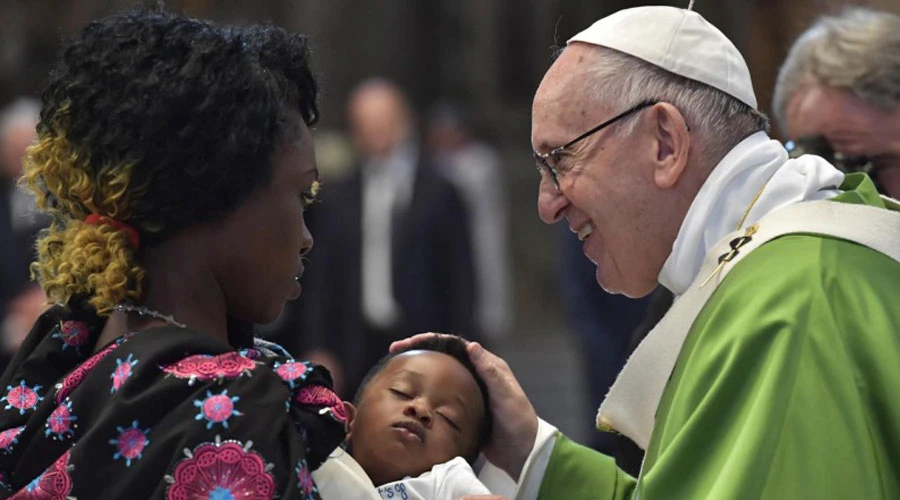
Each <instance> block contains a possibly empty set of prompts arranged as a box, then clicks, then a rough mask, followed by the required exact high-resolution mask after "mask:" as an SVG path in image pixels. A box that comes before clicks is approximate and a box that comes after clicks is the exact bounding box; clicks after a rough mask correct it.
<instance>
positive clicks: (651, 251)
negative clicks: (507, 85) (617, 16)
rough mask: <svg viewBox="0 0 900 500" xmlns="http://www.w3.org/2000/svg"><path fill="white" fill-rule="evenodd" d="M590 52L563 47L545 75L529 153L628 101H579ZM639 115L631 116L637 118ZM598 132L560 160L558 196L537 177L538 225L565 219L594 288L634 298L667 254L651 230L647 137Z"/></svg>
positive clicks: (653, 203) (654, 204)
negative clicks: (592, 273) (589, 265)
mask: <svg viewBox="0 0 900 500" xmlns="http://www.w3.org/2000/svg"><path fill="white" fill-rule="evenodd" d="M590 50H591V49H590V48H588V47H584V46H582V45H580V44H575V45H572V46H570V47H569V48H568V49H566V51H565V52H564V53H563V54H562V55H561V56H560V58H559V59H557V61H556V62H555V63H554V65H553V66H552V67H551V68H550V70H549V71H548V72H547V75H546V76H545V77H544V80H543V81H542V82H541V85H540V87H539V88H538V91H537V94H536V95H535V99H534V105H533V108H532V129H531V140H532V147H533V148H534V151H535V152H537V153H546V152H548V151H550V150H552V149H553V148H555V147H557V146H560V145H562V144H565V143H567V142H569V141H570V140H572V139H573V138H575V137H577V136H579V135H581V134H582V133H584V132H585V131H587V130H589V129H591V128H593V127H594V126H596V125H597V124H598V123H601V122H603V121H605V120H608V119H610V118H612V117H613V116H615V115H617V114H619V113H621V112H622V111H625V110H626V109H628V108H630V107H632V106H633V105H634V104H635V103H630V102H629V103H624V102H623V103H608V104H606V105H604V104H603V103H597V102H596V101H595V100H592V99H589V98H585V97H584V96H585V95H586V89H585V88H584V85H583V82H584V81H585V80H586V77H585V75H584V73H583V72H584V67H585V65H587V64H589V62H588V60H589V59H590V57H591V53H590V52H588V51H590ZM645 112H646V111H641V112H639V113H638V114H637V115H635V118H633V119H640V116H641V113H645ZM645 132H646V131H645V130H642V129H641V127H640V126H639V127H638V130H636V132H635V133H634V134H617V133H616V130H615V127H609V128H606V129H603V130H601V131H599V132H597V133H596V134H593V135H591V136H590V137H588V138H587V139H585V140H583V141H580V142H578V143H576V144H575V145H573V146H572V147H571V149H567V150H566V152H565V153H564V154H562V155H561V156H560V157H559V161H558V163H557V169H558V172H559V190H558V191H557V189H556V188H555V187H554V185H553V183H552V182H551V180H550V179H549V178H547V176H546V175H543V177H542V179H541V183H540V189H539V193H538V212H539V213H540V216H541V219H542V220H543V221H544V222H545V223H547V224H552V223H555V222H557V221H559V220H561V219H565V220H566V221H567V223H568V226H569V229H570V230H571V231H573V232H575V233H577V234H578V235H579V238H580V239H582V241H584V253H585V255H587V257H588V258H589V259H590V260H591V261H592V262H593V263H594V264H595V265H596V266H597V276H596V277H597V282H598V283H599V284H600V285H601V286H602V287H603V288H604V289H605V290H607V291H610V292H613V293H622V294H624V295H627V296H631V297H641V296H644V295H646V294H648V293H650V292H651V291H652V290H653V289H654V287H655V286H656V280H657V277H658V275H659V271H660V269H661V268H662V265H663V263H664V262H665V259H666V257H667V255H668V251H669V250H671V246H669V248H668V249H665V248H663V247H664V246H665V245H664V244H661V242H660V241H659V239H660V237H659V235H658V234H655V232H654V231H653V222H652V219H653V214H654V213H655V212H656V210H657V209H658V208H659V207H658V205H659V204H660V201H659V200H658V199H656V198H655V197H654V193H656V192H657V191H658V189H657V188H656V186H655V185H654V181H653V173H652V170H653V166H652V157H653V153H652V149H653V146H652V144H651V138H650V137H648V135H649V134H646V133H645Z"/></svg>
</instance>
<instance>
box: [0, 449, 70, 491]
mask: <svg viewBox="0 0 900 500" xmlns="http://www.w3.org/2000/svg"><path fill="white" fill-rule="evenodd" d="M70 469H71V467H70V466H69V451H68V450H67V451H66V452H65V453H63V454H62V456H60V457H59V458H58V459H56V462H53V465H51V466H50V467H49V468H47V470H45V471H44V472H43V473H42V474H41V475H40V476H38V477H36V478H34V480H33V481H31V482H30V483H28V485H27V486H25V487H24V488H22V489H21V490H19V491H18V492H17V493H16V494H15V495H13V496H11V497H9V498H10V500H24V499H38V500H66V499H67V498H69V493H70V492H71V491H72V478H71V477H70V476H69V470H70Z"/></svg>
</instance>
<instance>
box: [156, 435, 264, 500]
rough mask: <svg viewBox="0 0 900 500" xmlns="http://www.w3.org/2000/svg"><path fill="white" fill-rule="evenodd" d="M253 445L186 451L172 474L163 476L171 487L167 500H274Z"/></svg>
mask: <svg viewBox="0 0 900 500" xmlns="http://www.w3.org/2000/svg"><path fill="white" fill-rule="evenodd" d="M251 444H252V443H250V442H247V445H246V446H242V445H241V444H240V443H238V442H235V441H227V442H224V443H223V442H221V441H220V440H219V438H218V437H216V442H215V443H204V444H201V445H199V446H197V447H196V448H194V451H193V453H190V452H187V451H185V454H186V455H187V458H184V459H182V460H181V461H180V462H178V465H177V466H176V467H175V472H174V473H173V474H172V475H171V476H166V478H165V479H166V481H167V482H168V483H169V484H170V486H169V489H168V491H167V492H166V498H169V499H177V500H194V499H201V498H202V499H207V498H209V499H223V500H224V499H238V498H240V499H242V500H243V499H247V500H263V499H265V500H270V499H272V498H273V497H274V496H275V478H274V477H273V476H272V474H271V473H270V472H269V470H270V469H271V465H266V463H265V461H264V460H263V458H262V457H261V456H260V455H259V454H258V453H256V452H252V451H250V446H251Z"/></svg>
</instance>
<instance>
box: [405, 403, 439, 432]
mask: <svg viewBox="0 0 900 500" xmlns="http://www.w3.org/2000/svg"><path fill="white" fill-rule="evenodd" d="M403 415H404V416H406V417H409V418H413V419H416V420H418V421H419V422H420V423H421V424H422V425H424V426H425V427H431V421H432V417H431V410H429V409H428V405H426V404H425V402H424V401H422V400H421V399H419V398H417V399H411V400H410V401H409V403H407V405H406V408H404V410H403Z"/></svg>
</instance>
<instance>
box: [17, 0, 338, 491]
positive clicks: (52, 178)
mask: <svg viewBox="0 0 900 500" xmlns="http://www.w3.org/2000/svg"><path fill="white" fill-rule="evenodd" d="M316 94H317V86H316V82H315V80H314V78H313V76H312V73H311V71H310V67H309V52H308V47H307V42H306V39H305V38H304V37H303V36H299V35H289V34H287V33H286V32H284V31H283V30H281V29H278V28H275V27H246V28H221V27H217V26H214V25H213V24H211V23H208V22H203V21H196V20H190V19H185V18H181V17H177V16H175V15H171V14H166V13H159V12H145V13H135V14H125V15H119V16H116V17H112V18H109V19H105V20H102V21H98V22H93V23H91V24H89V25H88V26H87V27H86V28H84V30H83V31H82V32H81V33H80V35H78V36H77V37H76V38H75V39H74V40H73V41H71V43H70V44H69V45H68V47H67V48H66V49H65V51H64V52H63V54H62V56H61V60H60V62H59V64H58V66H57V68H56V69H55V70H54V72H53V73H52V76H51V80H50V83H49V86H48V88H47V89H46V91H45V92H44V95H43V110H42V112H41V122H40V124H39V125H38V134H39V139H38V143H37V144H36V145H35V146H33V147H32V148H31V149H30V152H29V160H28V164H27V165H26V170H25V174H24V179H25V181H26V183H27V184H28V186H29V187H30V188H31V189H32V190H33V191H34V192H35V193H36V195H37V199H38V203H39V205H40V207H41V208H42V209H43V210H45V211H46V212H48V213H49V214H50V215H51V216H52V217H53V218H54V224H53V225H52V227H51V228H50V229H49V230H48V231H47V232H45V234H44V235H43V236H42V237H41V239H40V240H39V242H38V261H37V263H35V264H34V265H33V272H34V274H35V275H36V277H37V279H38V281H39V282H40V284H41V286H42V287H43V288H44V290H45V291H46V293H47V296H48V297H49V298H50V301H51V302H52V303H54V304H55V306H54V307H52V308H51V309H50V310H49V311H48V312H47V313H45V314H44V315H43V316H42V317H41V318H40V320H39V321H38V322H37V324H36V325H35V327H34V329H33V331H32V332H31V334H30V335H29V337H28V339H27V340H26V341H25V343H24V344H23V346H22V348H21V351H20V352H19V353H18V354H17V356H16V358H15V359H14V361H13V363H12V365H11V366H10V367H9V368H8V369H7V371H6V372H5V373H4V374H3V378H2V380H0V391H5V392H4V395H3V397H2V398H0V451H2V452H0V474H2V480H3V486H4V487H3V488H0V498H6V497H10V496H11V497H12V498H60V499H62V498H67V497H77V498H80V499H83V498H148V497H152V498H163V497H166V498H220V499H225V498H273V497H278V498H318V494H317V492H316V489H315V486H314V484H313V482H312V480H311V478H310V474H309V472H310V470H312V469H314V468H316V467H317V466H318V465H319V463H321V462H322V461H323V460H324V459H325V458H326V456H327V454H328V453H329V452H330V451H331V450H333V449H334V447H335V446H336V445H337V444H338V443H339V442H340V441H341V440H342V438H343V434H344V422H345V415H344V413H343V406H342V405H341V403H340V401H339V400H338V399H337V398H336V396H335V395H334V394H333V393H332V392H331V391H330V384H331V380H330V377H329V376H328V374H327V372H325V371H324V370H322V369H321V368H317V367H313V366H311V365H309V364H307V363H302V362H299V361H295V360H293V359H291V358H290V356H289V355H288V354H287V353H286V352H284V350H282V349H280V348H279V347H278V346H276V345H274V344H267V343H264V342H261V341H256V342H254V339H253V337H252V333H251V331H250V328H249V326H250V325H252V324H253V323H266V322H270V321H272V320H274V319H275V318H276V317H277V316H278V315H279V314H280V312H281V309H282V307H283V306H284V303H285V301H286V300H289V299H296V298H297V297H298V296H299V295H300V286H299V284H298V281H299V278H300V276H301V275H302V273H303V263H302V260H301V256H302V255H303V254H305V253H306V252H307V251H308V250H309V249H310V247H311V246H312V237H311V235H310V234H309V231H307V229H306V226H305V224H304V221H303V211H304V209H305V208H306V206H307V205H308V204H309V203H310V202H311V201H312V200H313V197H314V195H315V192H316V190H317V187H318V185H317V182H316V179H317V176H318V172H317V170H316V166H315V157H314V153H313V146H312V140H311V137H310V132H309V129H308V127H309V126H310V125H312V124H313V123H315V121H316V119H317V112H318V110H317V108H316ZM111 314H113V315H114V317H116V316H119V317H120V318H121V319H122V323H124V325H119V324H117V322H116V321H107V318H110V315H111Z"/></svg>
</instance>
